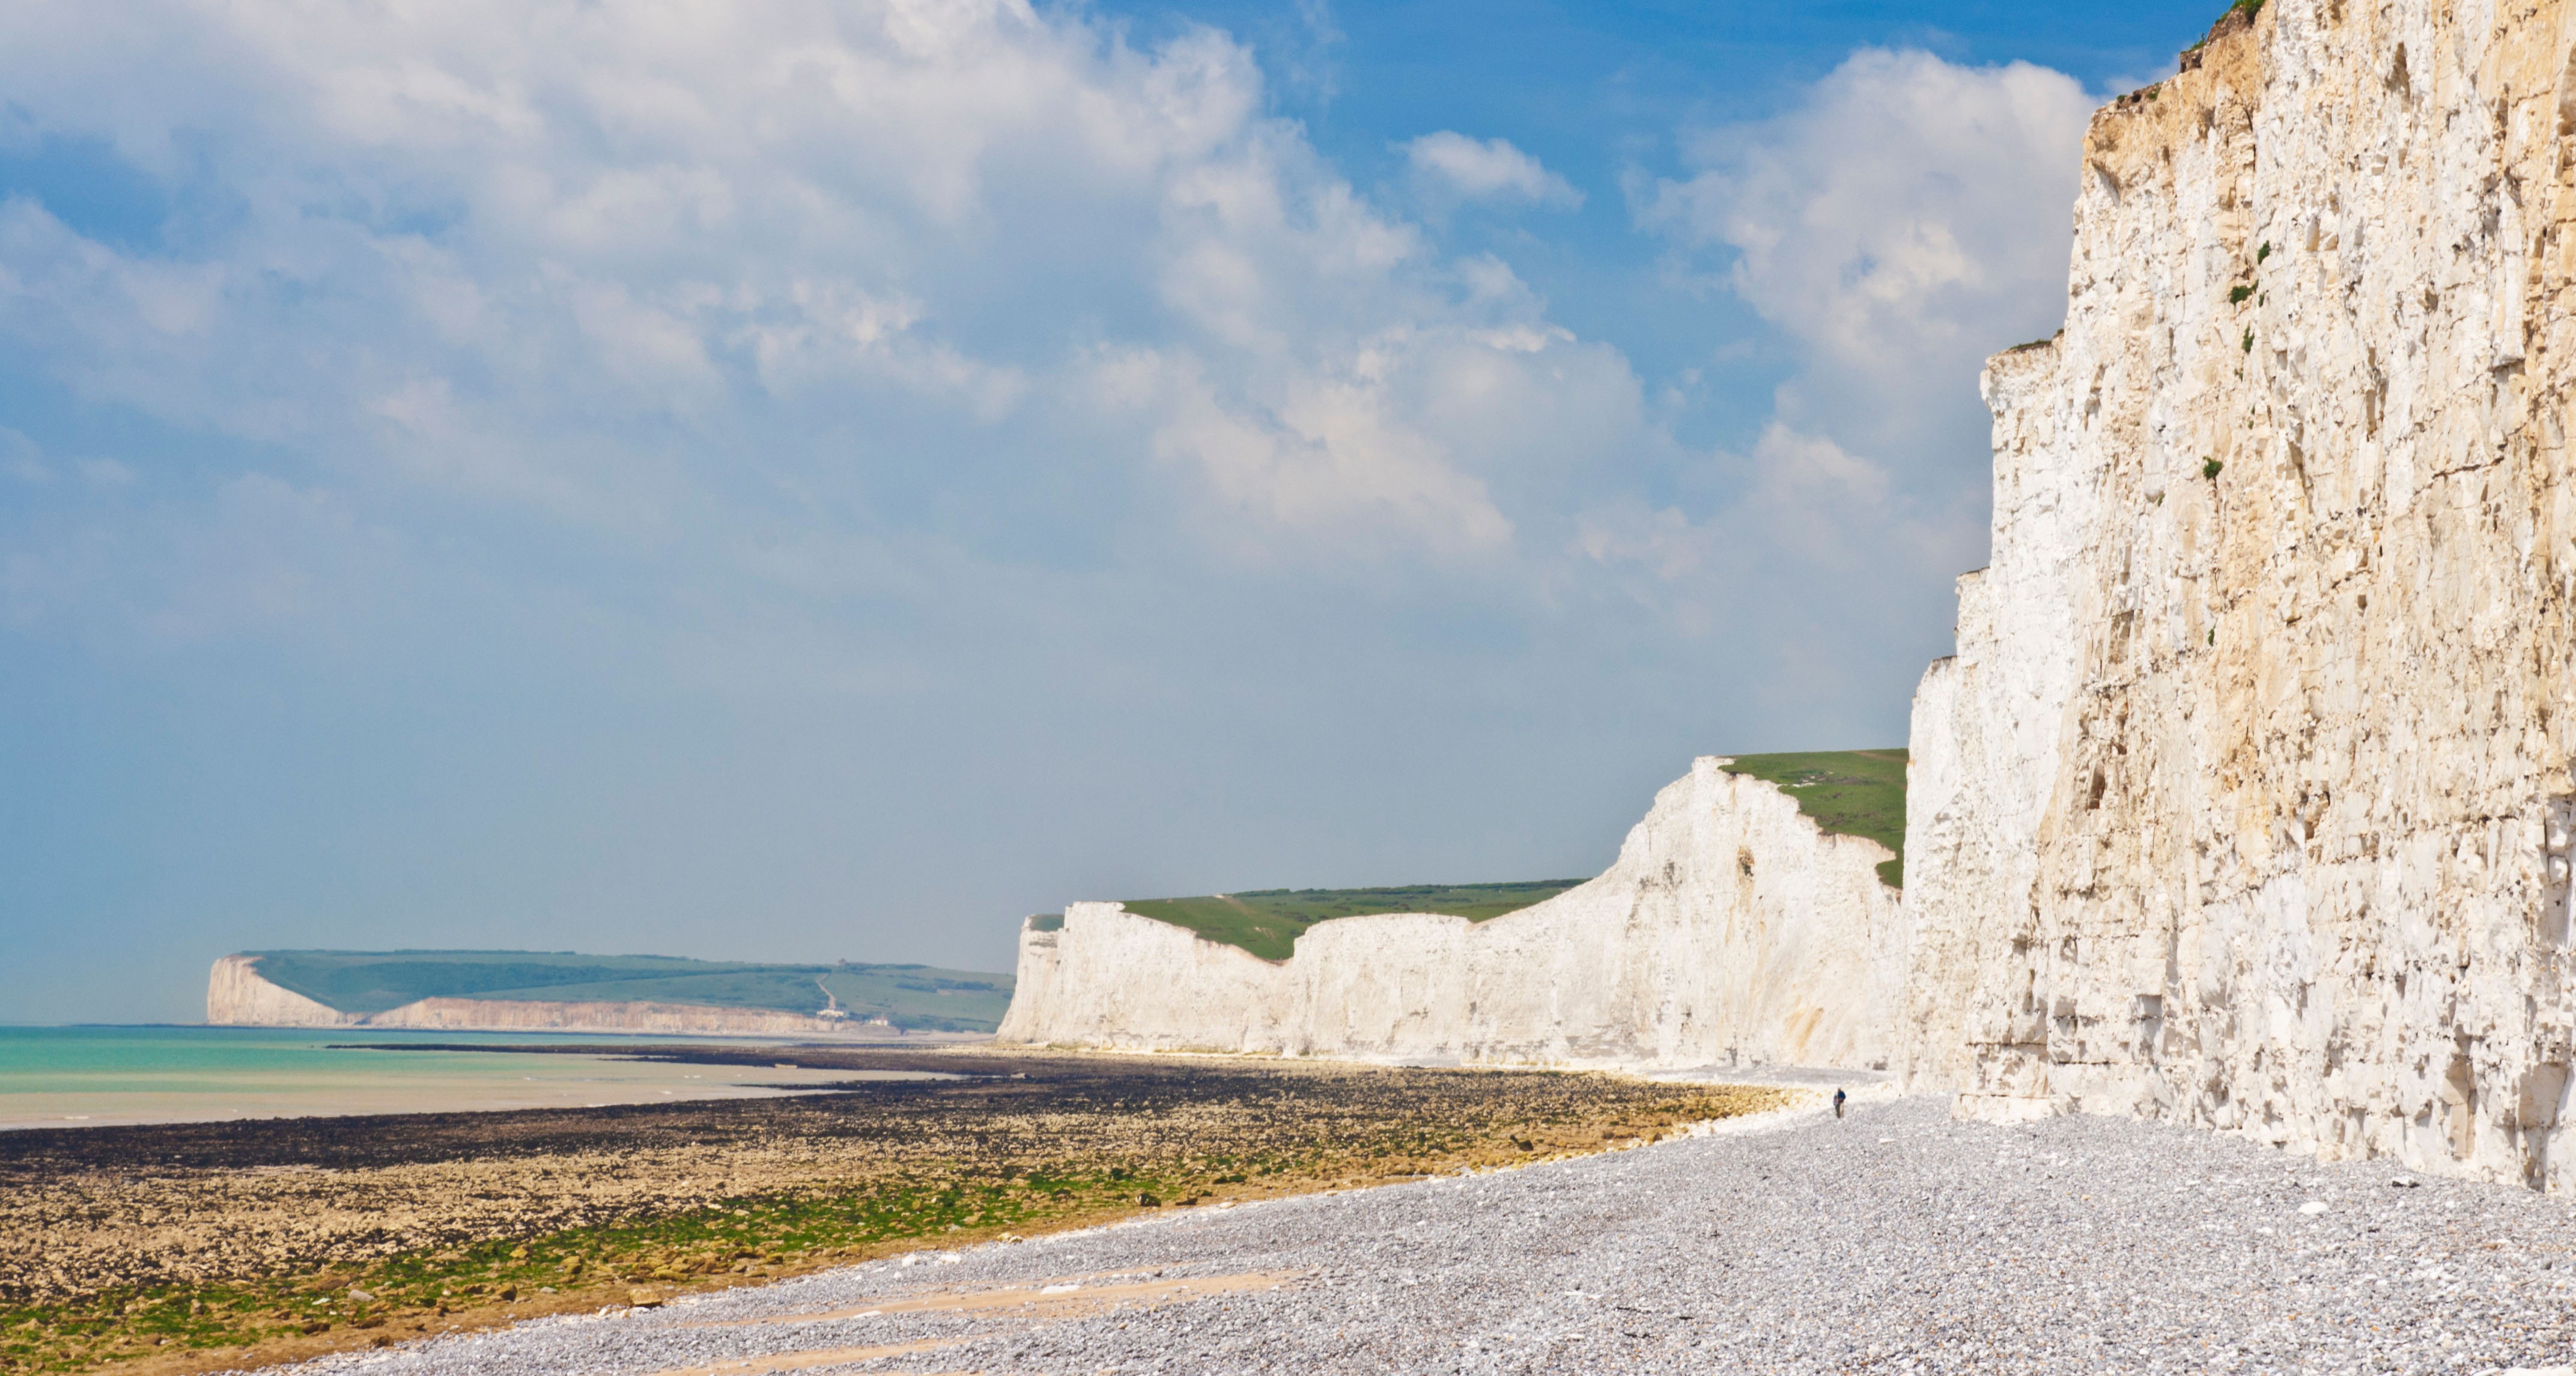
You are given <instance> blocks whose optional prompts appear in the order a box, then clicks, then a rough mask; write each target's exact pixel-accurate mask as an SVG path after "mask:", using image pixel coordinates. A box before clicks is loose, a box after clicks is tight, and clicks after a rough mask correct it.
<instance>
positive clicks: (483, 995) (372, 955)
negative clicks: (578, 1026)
mask: <svg viewBox="0 0 2576 1376" xmlns="http://www.w3.org/2000/svg"><path fill="white" fill-rule="evenodd" d="M248 954H251V955H255V956H258V957H259V958H260V962H259V972H260V974H261V975H263V976H265V977H266V978H267V979H268V980H269V981H270V982H271V983H274V984H278V985H281V986H283V987H285V988H288V989H292V990H294V991H295V992H296V993H299V994H302V995H304V996H305V997H307V998H310V999H315V1000H318V1001H320V1002H322V1003H326V1004H329V1005H330V1006H331V1007H333V1008H337V1009H340V1010H341V1011H343V1012H348V1013H381V1012H384V1011H385V1010H386V1009H389V1008H398V1007H400V1006H402V1005H403V1004H406V1003H410V1002H412V1001H413V1000H415V999H425V998H473V999H502V1000H506V1001H509V1002H514V1003H517V1002H527V1001H532V1000H543V1001H564V1002H575V1001H590V1000H598V1001H603V1002H614V1003H622V1002H629V1001H643V1002H655V1003H698V1004H712V1005H715V1006H717V1007H721V1008H776V1009H782V1010H785V1011H787V1012H792V1013H811V1012H814V1011H815V1010H817V1009H820V1008H821V1007H823V1006H824V1004H823V989H829V990H831V991H832V995H833V997H835V998H837V999H839V1000H840V1003H841V1006H842V1007H843V1008H846V1009H848V1010H849V1011H850V1015H851V1016H852V1017H853V1018H857V1019H862V1020H864V1019H867V1018H872V1017H876V1016H879V1015H883V1016H884V1017H885V1018H886V1020H887V1021H889V1022H891V1023H893V1024H895V1025H896V1026H898V1027H909V1028H917V1029H922V1030H928V1031H954V1032H990V1031H992V1030H993V1028H994V1027H995V1026H996V1025H998V1024H999V1023H1000V1022H1001V1019H1002V1010H1003V1009H1004V1008H1005V1007H1007V1006H1008V1005H1009V1003H1010V1001H1011V977H1010V976H1009V975H992V974H981V973H977V972H974V971H968V970H941V969H935V968H933V967H931V966H927V965H753V964H744V963H736V962H725V961H711V960H683V959H680V958H678V957H674V956H589V955H578V954H575V953H573V952H569V951H381V952H379V951H252V952H249V953H248ZM817 980H820V981H822V987H821V988H817V987H816V984H815V981H817Z"/></svg>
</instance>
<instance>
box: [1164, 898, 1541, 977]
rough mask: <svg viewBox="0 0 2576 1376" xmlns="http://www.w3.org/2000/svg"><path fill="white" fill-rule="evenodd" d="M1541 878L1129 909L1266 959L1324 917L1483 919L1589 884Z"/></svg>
mask: <svg viewBox="0 0 2576 1376" xmlns="http://www.w3.org/2000/svg"><path fill="white" fill-rule="evenodd" d="M1582 882H1583V881H1582V880H1580V879H1534V880H1528V881H1525V882H1522V883H1516V884H1413V885H1407V886H1403V887H1399V888H1390V889H1255V890H1252V891H1250V892H1247V893H1220V894H1209V895H1207V896H1205V897H1200V898H1144V899H1136V900H1132V901H1130V902H1127V903H1125V904H1123V905H1122V906H1124V907H1125V908H1126V909H1127V911H1129V912H1131V913H1135V914H1137V915H1138V916H1140V917H1150V918H1152V919H1154V920H1155V921H1157V922H1168V923H1171V924H1172V925H1173V926H1175V927H1186V928H1188V929H1189V930H1191V931H1193V932H1196V933H1198V934H1199V935H1200V936H1203V937H1206V938H1207V939H1208V940H1210V941H1215V942H1222V943H1224V944H1225V945H1228V946H1240V947H1242V948H1243V949H1244V950H1247V951H1250V952H1251V953H1253V954H1254V955H1256V956H1259V957H1261V958H1262V959H1263V960H1286V959H1287V958H1288V957H1289V956H1290V955H1291V954H1292V953H1293V952H1294V951H1295V949H1296V943H1297V938H1298V937H1299V936H1301V935H1304V934H1305V932H1306V929H1308V928H1310V927H1312V926H1314V925H1315V924H1316V923H1318V922H1326V921H1330V920H1331V919H1333V918H1336V917H1365V916H1368V915H1369V914H1371V913H1442V914H1445V915H1447V916H1450V917H1463V918H1465V919H1467V920H1468V921H1470V922H1483V921H1487V920H1488V919H1491V918H1497V917H1501V916H1502V915H1503V914H1505V913H1510V912H1518V911H1520V910H1521V909H1523V908H1526V907H1529V906H1530V905H1531V904H1534V903H1540V902H1544V901H1545V900H1547V899H1550V898H1554V897H1556V896H1557V895H1558V894H1561V893H1563V892H1565V891H1566V890H1567V889H1570V888H1573V887H1574V886H1575V885H1577V884H1580V883H1582Z"/></svg>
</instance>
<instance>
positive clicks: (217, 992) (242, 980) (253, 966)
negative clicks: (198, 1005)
mask: <svg viewBox="0 0 2576 1376" xmlns="http://www.w3.org/2000/svg"><path fill="white" fill-rule="evenodd" d="M206 1021H207V1022H209V1023H212V1024H214V1025H215V1026H217V1027H224V1026H238V1027H353V1026H355V1025H357V1022H358V1019H357V1017H356V1016H355V1015H353V1014H349V1013H343V1012H341V1011H340V1010H339V1009H337V1008H333V1007H331V1006H330V1005H329V1004H326V1003H319V1002H316V1001H314V1000H312V999H308V998H306V997H304V996H303V995H302V994H299V993H296V992H295V991H294V990H292V989H281V988H279V987H278V986H276V985H274V984H271V983H269V982H268V981H267V980H266V979H263V978H261V976H260V973H259V958H258V957H256V956H222V957H219V958H218V959H217V960H216V961H215V966H214V969H213V970H212V971H210V972H208V974H207V975H206Z"/></svg>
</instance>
